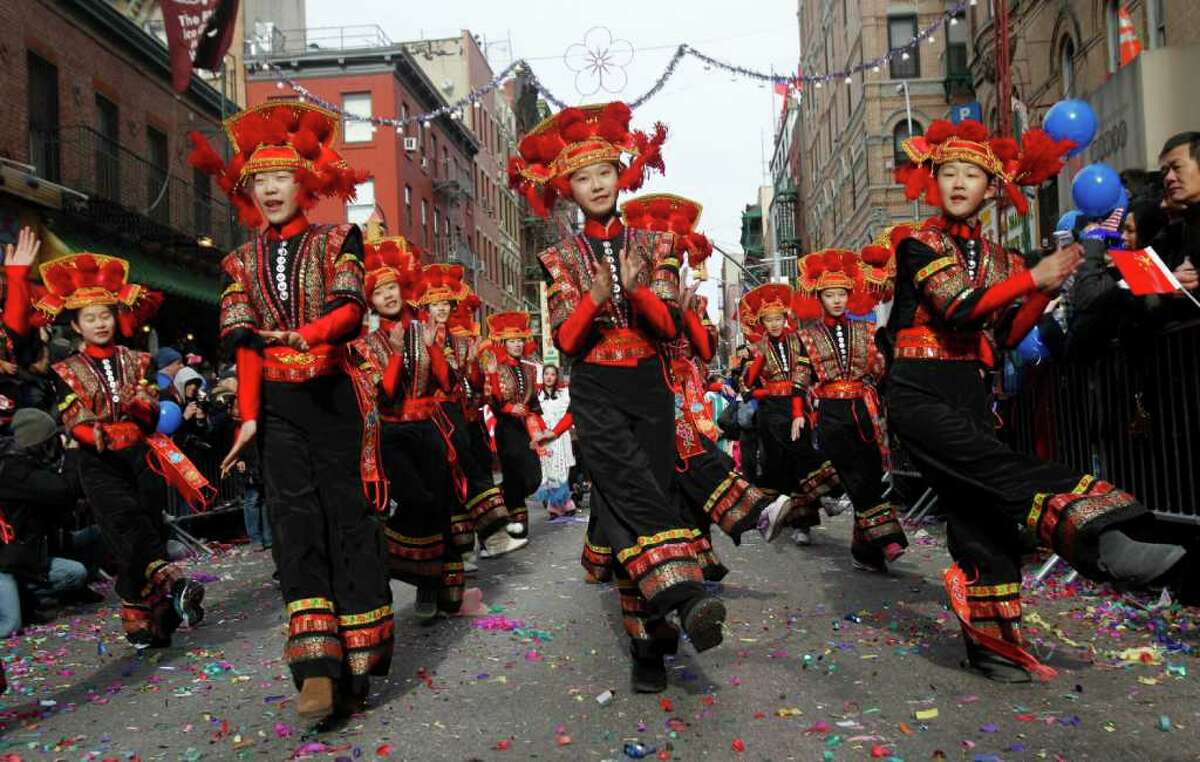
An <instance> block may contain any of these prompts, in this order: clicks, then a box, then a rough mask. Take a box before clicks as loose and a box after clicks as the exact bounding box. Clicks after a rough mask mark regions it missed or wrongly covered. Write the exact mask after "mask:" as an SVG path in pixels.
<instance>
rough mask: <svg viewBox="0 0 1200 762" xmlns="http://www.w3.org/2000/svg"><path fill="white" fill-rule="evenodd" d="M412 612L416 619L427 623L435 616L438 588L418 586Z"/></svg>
mask: <svg viewBox="0 0 1200 762" xmlns="http://www.w3.org/2000/svg"><path fill="white" fill-rule="evenodd" d="M413 613H414V614H416V615H417V621H419V622H421V623H422V624H429V623H430V622H432V621H433V620H434V619H436V618H437V613H438V589H437V588H436V587H418V588H417V600H416V601H415V602H414V603H413Z"/></svg>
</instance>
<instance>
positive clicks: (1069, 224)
mask: <svg viewBox="0 0 1200 762" xmlns="http://www.w3.org/2000/svg"><path fill="white" fill-rule="evenodd" d="M1081 214H1082V212H1080V211H1079V210H1078V209H1072V210H1071V211H1069V212H1067V213H1065V214H1064V215H1063V216H1061V217H1059V218H1058V222H1057V223H1056V224H1055V225H1054V232H1056V233H1057V232H1061V231H1064V230H1074V229H1075V226H1076V225H1078V224H1079V217H1080V215H1081Z"/></svg>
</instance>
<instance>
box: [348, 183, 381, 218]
mask: <svg viewBox="0 0 1200 762" xmlns="http://www.w3.org/2000/svg"><path fill="white" fill-rule="evenodd" d="M374 211H375V181H374V180H366V181H364V182H361V183H359V184H358V185H355V186H354V200H353V201H347V202H346V222H349V223H351V224H354V225H365V224H366V223H367V220H369V219H371V213H372V212H374Z"/></svg>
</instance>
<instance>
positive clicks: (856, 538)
mask: <svg viewBox="0 0 1200 762" xmlns="http://www.w3.org/2000/svg"><path fill="white" fill-rule="evenodd" d="M867 256H868V257H870V259H871V260H872V261H871V262H863V261H862V259H861V258H860V256H859V255H858V254H857V253H856V252H853V251H847V250H845V249H826V250H823V251H818V252H814V253H812V254H808V255H807V256H805V257H804V258H802V259H801V260H800V268H799V269H800V275H799V277H798V278H797V279H796V291H797V299H796V301H795V302H794V304H793V308H794V310H795V313H796V316H797V318H798V319H799V320H800V321H801V326H800V329H799V331H798V332H797V333H798V335H799V337H800V343H801V344H802V345H803V346H804V350H805V352H806V354H807V356H808V363H807V365H802V366H801V367H803V368H806V370H807V372H808V373H809V374H810V378H808V379H806V380H805V382H804V383H805V385H807V386H809V388H810V392H811V393H810V397H811V400H812V406H811V412H810V422H811V423H812V426H813V437H814V440H815V442H816V446H817V449H818V451H819V452H820V453H821V454H822V455H823V456H825V457H827V458H829V460H830V462H832V463H833V467H834V470H836V471H837V475H838V480H839V481H840V482H841V484H842V487H843V488H844V489H845V490H846V493H847V494H848V495H849V497H850V502H851V503H852V504H853V506H854V532H853V535H852V537H851V541H850V555H851V557H852V558H853V561H854V565H855V566H856V567H858V568H860V569H865V570H870V571H886V570H887V564H888V563H889V562H891V561H895V560H896V559H898V558H899V557H900V556H901V555H903V553H904V549H905V548H906V547H908V540H907V538H905V536H904V529H903V528H901V526H900V521H899V519H898V518H897V516H896V508H895V507H894V506H893V505H892V504H891V503H890V502H888V500H886V499H885V498H884V497H883V491H884V484H883V474H884V470H885V469H886V468H887V448H888V442H887V431H886V428H885V423H884V416H883V405H882V403H881V401H880V399H879V388H878V385H879V382H880V381H882V379H883V375H884V359H883V355H882V354H881V353H880V351H879V349H878V348H877V347H876V345H875V321H874V320H868V319H854V320H851V319H850V313H851V312H853V313H854V314H855V315H868V314H870V313H871V311H872V310H873V309H874V307H875V305H876V304H877V303H878V300H879V297H880V296H882V295H883V293H882V292H883V290H884V289H886V288H888V287H889V281H890V279H889V278H888V276H887V274H886V270H887V269H888V267H889V263H892V262H894V259H893V258H892V255H891V252H890V251H889V250H888V249H886V248H880V247H874V246H873V247H870V249H869V251H867ZM877 270H883V271H884V272H883V273H882V279H877V278H875V277H873V273H874V272H876V271H877ZM868 279H871V280H874V281H875V282H874V283H873V284H872V283H871V282H869V280H868Z"/></svg>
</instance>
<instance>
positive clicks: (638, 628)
mask: <svg viewBox="0 0 1200 762" xmlns="http://www.w3.org/2000/svg"><path fill="white" fill-rule="evenodd" d="M629 120H630V111H629V108H628V107H627V106H626V105H625V104H623V103H610V104H607V105H596V106H586V107H580V108H568V109H565V110H563V111H561V112H560V113H558V114H556V115H554V116H551V117H549V118H548V119H546V120H545V121H543V122H542V123H541V124H539V125H538V126H537V127H535V128H534V129H533V130H532V131H531V132H530V133H529V134H528V135H526V136H525V137H524V138H522V140H521V142H520V145H519V152H520V154H521V156H520V158H514V161H513V163H512V165H511V166H510V169H509V177H510V183H511V184H512V185H513V186H514V187H516V188H518V189H519V190H520V191H522V192H523V193H524V194H525V196H526V197H527V198H528V199H529V200H530V201H531V203H532V204H533V205H534V208H535V209H537V210H538V211H540V212H542V213H546V212H547V210H548V209H549V207H550V206H551V205H552V204H553V203H554V200H555V199H556V198H557V197H558V196H559V195H567V196H568V197H569V194H570V185H569V183H570V177H571V175H572V174H573V173H574V172H575V171H577V170H579V169H582V168H584V167H587V166H590V165H593V164H598V163H606V162H607V163H613V164H617V165H618V166H620V162H621V158H622V156H623V155H629V156H632V157H634V158H632V159H631V160H630V163H629V165H628V166H621V168H620V170H619V178H618V186H617V187H618V189H634V188H636V187H637V186H639V185H640V183H641V180H642V177H643V174H644V172H645V170H646V169H647V168H648V167H656V168H659V169H661V168H662V161H661V158H660V155H659V146H660V145H661V143H662V141H663V140H664V139H665V127H663V126H662V125H659V126H658V128H657V130H656V132H655V135H654V136H653V137H651V136H649V135H646V134H644V133H641V132H638V131H631V130H630V129H629ZM614 211H615V210H614ZM674 248H675V247H674V236H673V235H672V234H670V233H657V232H648V231H642V230H627V229H626V228H625V227H624V226H623V225H622V224H621V222H620V220H619V219H617V218H616V217H615V216H612V217H608V218H607V219H594V218H590V217H589V218H588V219H587V221H586V223H585V226H584V230H583V232H582V234H579V235H570V236H567V237H564V238H563V239H562V240H561V241H559V242H558V243H557V244H555V245H554V246H552V247H550V248H548V249H546V250H545V251H543V252H542V253H541V254H540V255H539V259H540V261H541V263H542V266H543V267H544V268H545V271H546V274H547V276H548V281H549V289H548V291H547V299H548V303H549V310H550V325H549V326H548V328H549V330H551V331H552V334H553V337H554V343H555V345H556V346H557V347H558V348H559V350H560V351H561V352H562V353H563V354H565V355H567V356H568V357H570V358H572V360H573V364H572V366H571V405H570V412H571V414H572V416H573V418H574V424H575V430H576V432H577V433H578V435H579V439H578V445H579V450H580V452H581V454H582V456H583V457H582V459H583V461H584V462H585V463H586V467H587V469H588V471H589V472H590V475H591V477H592V484H593V486H592V503H591V506H592V511H591V517H590V519H589V523H588V532H587V543H586V547H585V549H584V556H583V563H584V566H585V568H588V570H589V571H590V572H591V573H592V575H593V576H595V577H596V578H597V579H607V578H609V577H611V576H613V575H615V576H616V577H617V585H618V589H619V591H620V593H621V606H622V612H623V614H624V620H625V629H626V632H627V633H628V634H629V637H630V639H631V641H632V653H633V655H634V658H635V665H636V664H650V663H652V662H653V663H657V665H658V666H657V670H661V671H657V670H656V671H657V676H656V679H655V680H653V681H651V682H653V683H654V685H652V686H647V687H639V688H638V689H639V690H662V688H663V687H665V681H666V674H665V670H664V669H663V668H662V666H661V658H662V654H663V653H668V652H674V650H675V648H676V647H677V631H676V630H675V629H674V627H673V626H671V625H669V624H667V622H666V619H665V618H666V616H667V614H668V613H669V612H671V611H678V612H679V613H680V618H681V620H682V622H683V625H684V628H685V629H686V630H688V632H689V636H690V637H691V639H692V642H693V644H694V645H695V646H696V647H697V648H698V649H699V650H704V649H705V648H710V647H712V646H715V645H717V644H718V643H719V642H720V638H721V634H720V627H719V621H720V620H721V619H723V618H724V608H723V606H722V605H721V604H720V602H719V601H716V600H715V599H710V598H709V597H708V596H707V595H706V594H705V591H704V585H703V582H704V576H703V572H702V569H701V566H700V563H699V560H698V559H697V557H696V552H695V549H694V548H693V546H692V537H693V535H692V528H691V527H689V525H688V523H687V521H686V520H685V519H684V518H683V515H682V513H683V509H682V506H681V505H680V500H679V495H678V494H677V486H676V485H675V483H674V461H675V457H674V456H675V447H674V428H675V427H674V416H673V413H672V411H673V409H674V404H673V400H672V396H673V395H672V392H671V388H670V385H669V383H668V380H667V371H666V368H665V365H664V363H665V361H664V359H663V357H662V355H661V353H660V351H659V349H658V344H659V343H660V342H663V341H669V340H671V339H673V338H675V337H676V335H677V334H678V332H679V319H680V318H679V314H678V307H677V299H678V290H679V266H678V261H677V260H676V258H675V251H674ZM622 255H625V256H628V257H633V258H635V259H636V260H639V262H638V263H639V264H640V265H641V269H640V272H639V275H638V279H637V282H638V287H637V288H636V289H634V290H633V291H632V292H630V293H627V292H626V289H625V288H624V287H623V285H622V283H621V272H620V271H621V267H620V257H621V256H622ZM601 268H603V269H605V270H607V271H608V272H609V274H610V275H611V281H612V291H611V297H610V298H608V299H606V300H604V301H603V303H602V304H597V303H596V301H594V300H593V298H592V295H591V289H592V285H593V281H594V280H595V277H596V273H597V272H599V271H600V270H601ZM610 559H615V561H616V563H615V564H610ZM639 660H640V661H639ZM637 675H638V672H637V671H636V667H635V684H636V683H637V681H638V677H637ZM658 679H661V683H660V682H658Z"/></svg>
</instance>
